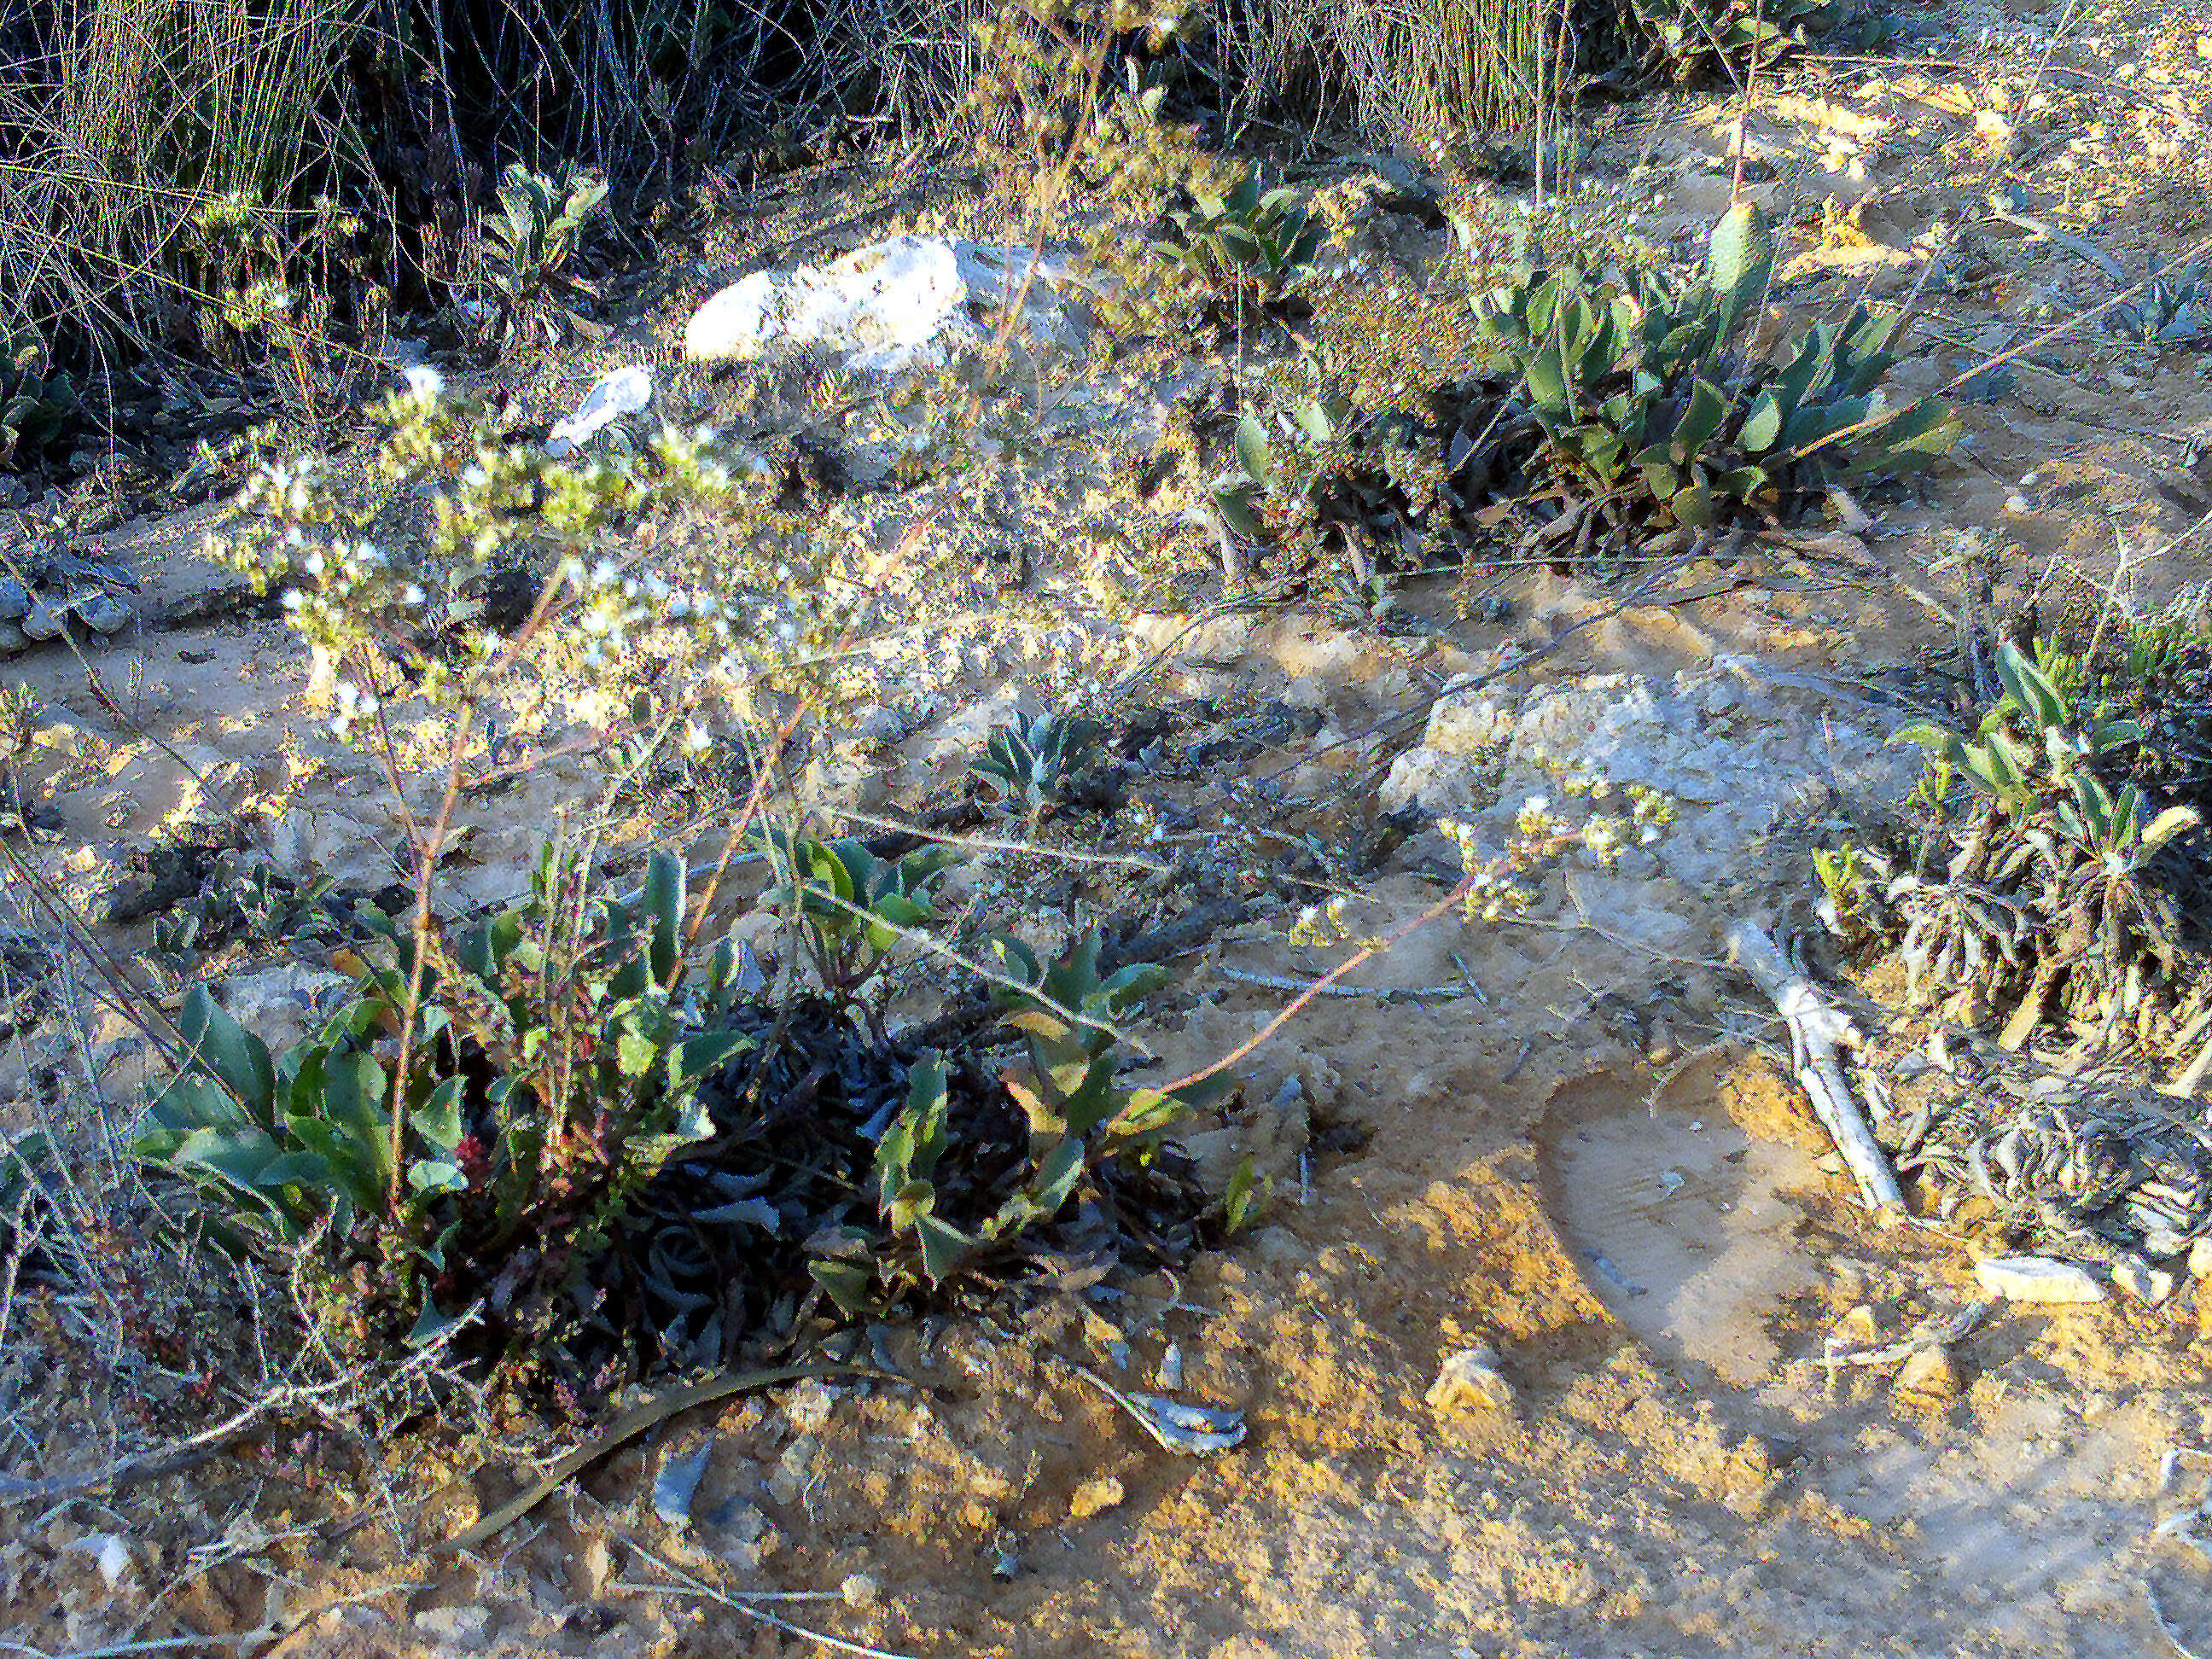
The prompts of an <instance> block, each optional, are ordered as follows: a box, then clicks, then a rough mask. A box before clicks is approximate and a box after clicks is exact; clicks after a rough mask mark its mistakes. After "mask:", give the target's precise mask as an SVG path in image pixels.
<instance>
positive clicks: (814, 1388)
mask: <svg viewBox="0 0 2212 1659" xmlns="http://www.w3.org/2000/svg"><path fill="white" fill-rule="evenodd" d="M776 1403H777V1404H778V1406H780V1407H781V1408H782V1411H783V1414H784V1416H785V1417H786V1418H787V1419H790V1423H791V1426H792V1427H793V1428H794V1429H797V1430H798V1431H799V1432H800V1433H802V1434H818V1433H819V1432H821V1431H822V1430H823V1428H824V1427H825V1426H827V1425H828V1424H829V1414H830V1413H832V1412H834V1411H836V1409H837V1396H836V1395H835V1394H834V1393H832V1392H831V1391H830V1388H829V1384H828V1383H824V1382H823V1380H822V1379H821V1378H820V1377H818V1376H810V1377H806V1378H805V1379H803V1380H801V1381H799V1382H798V1383H793V1384H792V1386H791V1387H790V1389H788V1390H787V1391H786V1392H785V1394H784V1396H783V1398H782V1399H781V1400H780V1401H777V1402H776Z"/></svg>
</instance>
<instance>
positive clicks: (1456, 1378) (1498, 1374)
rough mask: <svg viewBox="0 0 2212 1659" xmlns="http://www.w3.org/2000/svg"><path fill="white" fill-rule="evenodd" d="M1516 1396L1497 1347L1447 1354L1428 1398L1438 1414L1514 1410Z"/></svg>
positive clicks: (1431, 1406) (1431, 1407) (1468, 1349)
mask: <svg viewBox="0 0 2212 1659" xmlns="http://www.w3.org/2000/svg"><path fill="white" fill-rule="evenodd" d="M1515 1397H1516V1396H1515V1394H1514V1390H1513V1385H1512V1383H1509V1382H1507V1381H1506V1380H1505V1376H1504V1373H1503V1372H1502V1371H1500V1370H1498V1352H1497V1350H1495V1349H1494V1348H1462V1349H1461V1350H1459V1352H1456V1353H1449V1354H1446V1355H1445V1356H1444V1363H1443V1365H1442V1366H1441V1367H1440V1368H1439V1369H1438V1370H1437V1380H1436V1381H1435V1382H1434V1383H1431V1384H1430V1385H1429V1392H1428V1395H1427V1399H1428V1402H1429V1409H1430V1410H1431V1411H1435V1412H1460V1411H1471V1410H1474V1409H1477V1408H1486V1409H1488V1410H1492V1411H1510V1410H1512V1408H1513V1401H1514V1399H1515Z"/></svg>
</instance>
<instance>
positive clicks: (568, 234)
mask: <svg viewBox="0 0 2212 1659" xmlns="http://www.w3.org/2000/svg"><path fill="white" fill-rule="evenodd" d="M501 179H502V182H501V185H500V188H499V210H498V211H497V212H496V213H494V214H488V215H487V216H485V218H484V240H485V242H486V243H487V244H488V247H487V252H489V254H490V255H491V257H492V258H493V259H494V261H495V262H496V263H497V264H499V265H500V266H501V268H502V269H501V286H502V287H504V288H505V289H507V297H508V299H509V300H510V301H523V300H526V299H527V298H529V297H530V296H531V295H534V294H536V293H537V292H538V289H542V288H544V286H545V285H546V284H547V283H550V281H551V280H552V279H553V278H554V277H555V276H558V275H559V274H560V272H561V269H562V266H564V265H566V264H568V261H569V259H570V258H572V257H573V256H574V253H575V252H576V245H577V241H578V240H579V238H580V235H581V234H582V231H583V228H584V226H585V225H586V223H587V222H590V220H591V219H592V216H593V215H595V214H597V213H598V212H599V210H600V209H601V208H602V207H603V206H604V205H605V202H606V197H607V185H606V181H605V179H600V178H599V177H598V176H597V175H596V174H593V173H586V172H584V171H582V170H580V169H579V168H578V167H575V165H574V163H572V162H566V161H564V162H562V164H561V165H560V166H559V167H556V168H555V169H554V170H553V172H551V173H532V171H531V170H530V169H529V168H528V167H525V166H523V165H522V163H521V162H520V161H513V162H510V163H508V165H507V171H506V173H504V174H502V175H501Z"/></svg>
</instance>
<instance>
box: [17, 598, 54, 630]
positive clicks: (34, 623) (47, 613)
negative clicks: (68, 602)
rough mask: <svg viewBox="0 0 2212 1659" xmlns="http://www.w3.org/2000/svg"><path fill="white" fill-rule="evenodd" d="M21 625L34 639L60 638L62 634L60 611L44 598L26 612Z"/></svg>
mask: <svg viewBox="0 0 2212 1659" xmlns="http://www.w3.org/2000/svg"><path fill="white" fill-rule="evenodd" d="M21 626H22V629H23V632H24V633H25V634H26V635H28V636H29V637H30V638H32V639H34V640H58V639H59V638H60V637H61V636H62V619H61V615H60V613H59V612H58V611H55V609H54V608H53V607H52V605H48V604H47V603H46V601H45V600H43V599H41V600H40V601H38V602H37V603H36V604H34V605H32V607H31V608H30V610H29V611H27V612H26V613H25V615H24V617H23V621H22V623H21Z"/></svg>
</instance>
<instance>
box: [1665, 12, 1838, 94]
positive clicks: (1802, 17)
mask: <svg viewBox="0 0 2212 1659" xmlns="http://www.w3.org/2000/svg"><path fill="white" fill-rule="evenodd" d="M1632 4H1633V10H1634V14H1635V16H1636V19H1637V21H1638V22H1640V23H1641V24H1642V25H1643V26H1644V32H1645V33H1647V34H1648V35H1649V36H1650V39H1651V42H1652V46H1653V49H1654V50H1655V51H1656V53H1657V55H1658V56H1659V58H1661V60H1662V62H1664V63H1665V64H1668V65H1669V66H1670V67H1671V68H1672V69H1673V70H1674V72H1675V73H1676V74H1677V75H1680V76H1688V75H1691V74H1693V73H1695V72H1697V71H1699V70H1703V69H1705V68H1707V67H1710V66H1718V67H1720V68H1722V69H1723V70H1727V71H1728V72H1729V73H1730V74H1731V75H1734V76H1741V74H1742V73H1743V72H1744V71H1745V70H1747V69H1749V68H1750V67H1751V65H1752V64H1754V63H1755V64H1758V65H1759V67H1761V68H1765V66H1766V65H1768V64H1773V63H1776V62H1778V61H1779V60H1780V59H1782V58H1786V57H1788V56H1789V55H1790V53H1792V52H1802V51H1805V50H1806V49H1807V48H1808V47H1809V46H1811V45H1812V44H1813V40H1814V36H1816V35H1819V34H1823V33H1826V32H1827V31H1828V30H1830V29H1832V28H1835V27H1838V26H1840V25H1842V24H1844V23H1845V22H1848V21H1850V19H1851V17H1852V15H1853V14H1854V12H1855V11H1856V10H1857V7H1856V6H1855V5H1853V4H1852V3H1851V0H1632Z"/></svg>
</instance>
